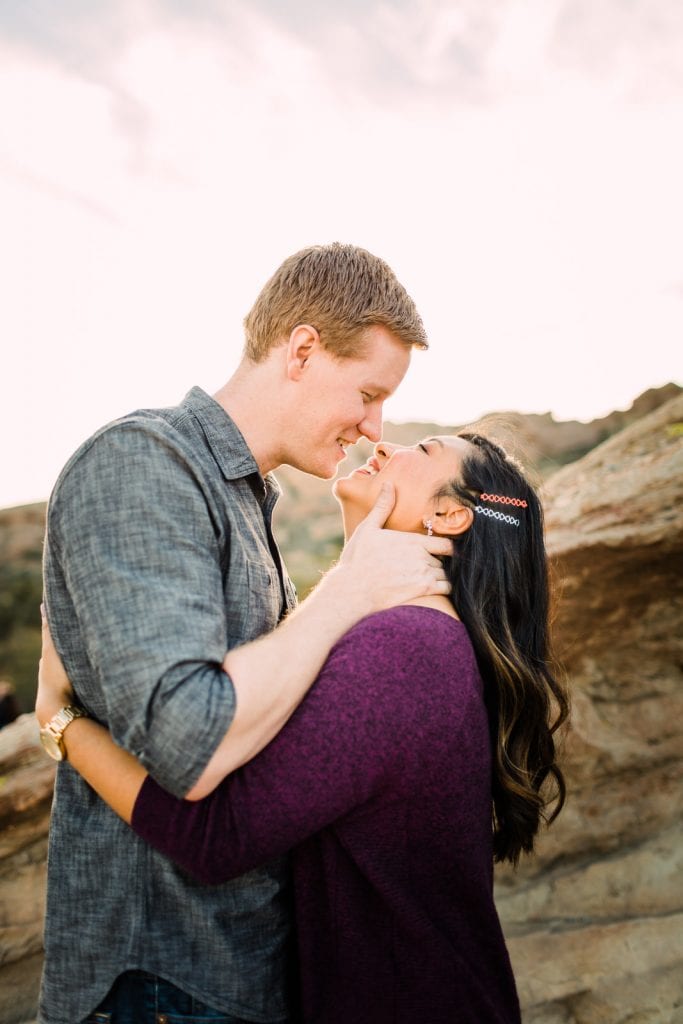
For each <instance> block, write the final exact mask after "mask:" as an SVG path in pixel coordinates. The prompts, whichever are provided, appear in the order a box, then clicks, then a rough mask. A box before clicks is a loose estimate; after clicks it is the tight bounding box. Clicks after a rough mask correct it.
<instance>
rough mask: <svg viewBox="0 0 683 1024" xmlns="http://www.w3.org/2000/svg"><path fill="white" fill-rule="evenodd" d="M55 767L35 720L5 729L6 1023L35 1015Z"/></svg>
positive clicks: (1, 867)
mask: <svg viewBox="0 0 683 1024" xmlns="http://www.w3.org/2000/svg"><path fill="white" fill-rule="evenodd" d="M54 776H55V765H54V762H53V761H50V759H49V758H48V757H46V756H45V753H44V751H43V748H42V747H41V746H40V743H39V741H38V730H37V726H36V722H35V719H34V717H33V715H22V716H21V718H18V719H17V720H16V722H13V723H12V724H11V725H8V726H6V727H5V728H4V729H2V730H0V1022H1V1024H19V1022H22V1021H27V1020H30V1019H31V1018H32V1017H34V1016H35V1011H36V1000H37V993H38V984H39V979H40V970H41V965H42V932H43V907H44V900H45V857H46V853H47V829H48V822H49V816H50V804H51V802H52V786H53V783H54Z"/></svg>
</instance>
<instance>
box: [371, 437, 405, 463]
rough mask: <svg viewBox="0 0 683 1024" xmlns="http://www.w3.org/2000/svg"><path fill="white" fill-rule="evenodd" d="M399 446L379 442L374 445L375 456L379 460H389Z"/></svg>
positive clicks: (387, 442)
mask: <svg viewBox="0 0 683 1024" xmlns="http://www.w3.org/2000/svg"><path fill="white" fill-rule="evenodd" d="M400 447H401V445H400V444H391V443H390V442H389V441H380V442H379V444H376V445H375V455H376V456H377V457H379V458H383V459H390V458H391V456H392V455H393V454H394V452H395V451H396V450H397V448H400Z"/></svg>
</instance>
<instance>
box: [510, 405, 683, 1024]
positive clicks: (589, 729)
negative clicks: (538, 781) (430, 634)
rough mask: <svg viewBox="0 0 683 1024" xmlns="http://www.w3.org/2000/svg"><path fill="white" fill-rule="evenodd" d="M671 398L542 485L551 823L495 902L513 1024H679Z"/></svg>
mask: <svg viewBox="0 0 683 1024" xmlns="http://www.w3.org/2000/svg"><path fill="white" fill-rule="evenodd" d="M682 508H683V398H681V397H678V398H674V399H673V400H672V401H670V402H668V403H667V404H666V405H665V406H663V407H662V408H660V409H659V410H657V411H656V412H654V413H652V414H651V415H649V416H647V417H645V418H644V419H643V420H641V421H640V422H639V423H637V424H634V425H632V426H630V427H627V428H626V429H625V430H623V431H622V432H621V433H620V434H618V435H616V436H615V437H613V438H612V439H611V440H609V441H607V442H606V443H604V444H603V445H601V446H600V447H599V448H596V449H595V450H593V451H592V452H591V453H590V454H588V455H587V456H586V457H585V458H583V459H582V460H581V461H580V462H577V463H574V464H572V465H570V466H567V467H565V468H564V469H562V470H560V471H559V472H558V473H556V474H555V475H554V476H553V477H551V478H550V480H549V481H548V484H547V494H546V509H547V528H548V541H549V547H550V551H551V552H552V555H553V558H554V562H555V567H556V573H557V576H558V579H559V583H560V601H559V607H558V613H557V619H556V626H555V642H556V646H557V649H558V654H559V655H560V658H561V660H562V662H563V663H564V666H565V669H566V672H567V675H568V678H569V681H570V685H571V693H572V701H573V714H572V724H571V728H570V730H569V731H568V734H567V736H566V753H565V765H566V774H567V779H568V785H569V800H568V804H567V806H566V809H565V810H564V811H563V813H562V815H561V816H560V818H559V819H558V821H557V822H556V823H555V825H553V827H552V828H551V830H550V831H549V832H548V833H547V834H545V835H544V836H543V837H542V840H541V841H540V842H539V844H538V856H537V857H536V858H534V859H533V860H529V861H528V862H527V863H525V864H523V865H522V866H521V868H520V870H519V871H518V872H517V874H516V875H515V874H514V873H513V872H511V871H500V872H499V877H498V887H497V898H498V905H499V908H500V912H501V916H502V917H503V920H504V923H505V927H506V933H507V935H508V939H509V946H510V952H511V956H512V959H513V963H514V966H515V971H516V975H517V978H518V983H519V988H520V996H521V998H522V1002H523V1004H524V1006H525V1008H526V1012H525V1018H524V1019H525V1024H597V1022H603V1021H604V1022H606V1024H626V1022H627V1021H628V1022H629V1024H635V1022H637V1024H674V1022H675V1021H683V843H681V838H682V833H683V827H682V820H683V816H682V811H683V742H682V732H683V724H682V723H683V688H682V687H681V682H682V669H683V628H682V627H683V515H682V513H681V509H682Z"/></svg>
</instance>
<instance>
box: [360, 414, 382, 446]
mask: <svg viewBox="0 0 683 1024" xmlns="http://www.w3.org/2000/svg"><path fill="white" fill-rule="evenodd" d="M358 429H359V430H360V432H361V434H362V435H363V436H364V437H367V439H368V441H372V442H373V443H374V442H376V441H379V439H380V437H381V436H382V409H381V408H378V409H373V410H372V411H370V410H368V414H367V416H366V417H365V419H364V420H363V422H362V423H359V424H358Z"/></svg>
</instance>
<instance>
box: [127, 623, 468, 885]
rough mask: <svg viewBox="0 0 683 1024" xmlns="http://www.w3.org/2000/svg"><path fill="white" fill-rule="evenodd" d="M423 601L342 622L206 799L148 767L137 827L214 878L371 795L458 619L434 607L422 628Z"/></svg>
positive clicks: (400, 753)
mask: <svg viewBox="0 0 683 1024" xmlns="http://www.w3.org/2000/svg"><path fill="white" fill-rule="evenodd" d="M421 612H422V613H424V609H417V608H409V607H402V608H396V609H392V610H391V611H389V612H380V613H378V614H376V615H373V616H370V617H369V618H367V619H365V620H363V622H361V623H359V624H358V625H357V626H356V627H354V629H352V630H350V631H349V633H347V634H346V635H345V636H344V637H343V638H342V639H341V640H340V641H339V643H338V644H337V645H336V646H335V647H334V648H333V650H332V651H331V653H330V655H329V657H328V660H327V662H326V663H325V665H324V666H323V669H322V671H321V673H320V675H319V677H318V679H317V680H316V683H315V685H314V687H313V688H312V689H311V691H310V693H309V695H308V696H307V697H306V698H305V700H304V701H303V703H302V704H301V705H300V707H299V708H298V709H297V711H296V712H295V714H294V715H293V716H292V718H291V719H290V721H289V722H288V723H287V725H286V726H285V728H284V729H283V730H282V732H281V733H280V734H279V735H278V736H276V737H275V739H274V740H273V741H272V742H271V743H270V744H269V745H268V746H267V747H266V748H265V749H264V750H263V751H262V752H261V753H260V754H259V755H258V756H257V757H256V758H254V760H252V761H250V762H249V764H247V765H245V766H244V767H243V768H241V769H240V770H239V771H237V772H235V773H233V774H232V775H230V776H228V777H227V778H226V779H225V780H224V781H223V782H222V783H221V784H220V785H219V786H218V787H217V789H215V790H214V791H213V793H211V794H210V795H209V796H207V797H206V798H205V799H203V800H200V801H196V802H190V801H184V800H180V799H177V798H175V797H173V796H171V795H170V794H169V793H167V792H166V791H165V790H163V789H162V788H161V787H160V786H159V785H158V784H157V783H156V782H155V781H154V780H153V779H152V778H151V777H148V778H147V780H146V782H145V783H144V785H143V787H142V789H141V791H140V794H139V796H138V799H137V801H136V804H135V807H134V810H133V819H132V826H133V828H134V829H135V831H136V832H137V833H138V835H140V836H141V837H142V838H143V839H145V840H146V841H147V842H148V843H150V844H151V845H152V846H154V847H155V848H156V849H158V850H159V851H160V852H162V853H164V854H166V855H167V856H168V857H170V858H171V859H172V860H174V861H175V862H176V863H177V864H178V865H179V866H180V867H181V868H183V869H184V870H185V871H187V872H188V873H189V874H190V875H192V876H194V877H195V878H197V879H198V880H199V881H201V882H204V883H206V884H218V883H220V882H224V881H226V880H228V879H230V878H233V877H236V876H238V875H240V874H243V873H244V872H245V871H248V870H251V869H252V868H254V867H257V866H258V865H260V864H262V863H265V862H267V861H269V860H271V859H274V858H275V857H277V856H280V855H281V854H283V853H285V852H287V851H288V850H290V849H291V848H292V847H293V846H295V845H297V844H298V843H300V842H302V841H303V840H305V839H307V838H308V837H309V836H311V835H312V834H313V833H315V832H317V831H319V830H320V829H322V828H324V827H325V826H326V825H329V824H330V823H331V822H333V821H335V820H337V819H339V818H340V817H342V816H343V815H345V814H346V813H348V812H349V811H350V810H352V809H353V808H355V807H358V806H360V805H362V804H364V803H366V802H367V801H368V800H370V799H371V798H372V797H373V795H374V794H375V793H377V792H378V791H379V789H380V788H381V787H383V786H385V785H389V784H390V782H391V778H392V773H393V772H394V770H395V769H398V770H399V771H400V770H401V764H402V760H403V757H404V755H405V753H406V752H407V749H408V748H409V747H410V746H411V745H412V744H413V742H414V734H415V730H416V728H420V729H421V730H422V731H424V729H423V726H424V722H421V723H418V722H416V719H419V718H420V717H421V714H420V703H421V702H420V696H419V695H420V694H421V693H424V692H425V687H426V688H427V692H429V691H428V686H429V680H430V676H432V675H433V673H434V672H438V671H443V665H441V664H440V662H441V661H443V658H444V656H445V654H444V637H443V633H444V630H446V636H447V637H448V638H449V640H450V643H449V644H448V648H449V650H450V651H451V652H452V650H453V647H452V644H453V627H456V626H459V624H458V623H455V622H454V620H451V619H448V618H447V617H446V616H445V615H438V614H437V613H432V619H434V617H435V616H436V617H437V618H438V619H441V620H443V622H437V623H435V622H433V621H430V620H429V619H427V623H428V626H429V627H431V628H425V624H424V623H425V618H424V614H420V613H421ZM406 613H407V614H406ZM414 613H418V614H414ZM435 626H436V632H437V634H438V635H436V636H435V635H434V627H435ZM463 632H464V631H463ZM456 636H457V634H456ZM451 671H452V666H451Z"/></svg>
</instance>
